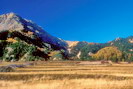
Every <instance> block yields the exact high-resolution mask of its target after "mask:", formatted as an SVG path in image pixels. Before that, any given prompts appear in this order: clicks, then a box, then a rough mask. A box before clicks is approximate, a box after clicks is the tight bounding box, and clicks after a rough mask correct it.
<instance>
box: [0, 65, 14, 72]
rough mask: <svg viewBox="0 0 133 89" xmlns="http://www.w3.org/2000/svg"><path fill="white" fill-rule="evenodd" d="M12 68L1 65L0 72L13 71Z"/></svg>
mask: <svg viewBox="0 0 133 89" xmlns="http://www.w3.org/2000/svg"><path fill="white" fill-rule="evenodd" d="M14 71H15V70H14V68H12V67H10V66H2V67H0V72H14Z"/></svg>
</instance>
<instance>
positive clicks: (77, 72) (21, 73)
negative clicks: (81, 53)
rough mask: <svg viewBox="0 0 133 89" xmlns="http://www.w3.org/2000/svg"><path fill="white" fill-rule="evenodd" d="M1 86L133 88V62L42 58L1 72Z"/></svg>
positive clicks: (8, 88)
mask: <svg viewBox="0 0 133 89" xmlns="http://www.w3.org/2000/svg"><path fill="white" fill-rule="evenodd" d="M7 64H10V63H3V64H1V65H7ZM0 89H133V64H113V65H80V63H79V62H72V61H65V62H38V63H36V65H35V66H29V67H26V68H18V69H16V72H8V73H0Z"/></svg>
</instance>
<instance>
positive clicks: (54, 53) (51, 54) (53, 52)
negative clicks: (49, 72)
mask: <svg viewBox="0 0 133 89" xmlns="http://www.w3.org/2000/svg"><path fill="white" fill-rule="evenodd" d="M58 53H60V52H59V51H52V52H51V53H50V54H49V56H54V55H56V54H58Z"/></svg>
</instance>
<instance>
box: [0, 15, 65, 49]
mask: <svg viewBox="0 0 133 89" xmlns="http://www.w3.org/2000/svg"><path fill="white" fill-rule="evenodd" d="M24 30H26V31H29V34H33V33H34V34H36V35H37V36H38V37H40V38H41V39H42V41H44V42H46V43H49V44H52V45H54V46H56V47H57V48H63V49H65V48H66V47H67V43H66V42H65V41H64V40H61V39H59V38H56V37H53V36H51V35H50V34H48V33H47V32H46V31H44V30H43V29H42V28H41V27H39V26H38V25H37V24H35V23H33V22H32V21H30V20H27V19H23V18H22V17H20V16H19V15H17V14H15V13H8V14H4V15H1V16H0V32H3V31H17V32H22V31H24ZM32 32H33V33H32Z"/></svg>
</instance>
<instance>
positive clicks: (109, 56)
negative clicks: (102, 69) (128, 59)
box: [92, 46, 122, 62]
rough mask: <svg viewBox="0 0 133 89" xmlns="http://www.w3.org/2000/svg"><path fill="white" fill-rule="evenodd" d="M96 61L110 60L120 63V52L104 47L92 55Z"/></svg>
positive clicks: (116, 49)
mask: <svg viewBox="0 0 133 89" xmlns="http://www.w3.org/2000/svg"><path fill="white" fill-rule="evenodd" d="M92 57H93V58H94V59H96V60H111V61H115V62H118V61H121V58H122V52H121V51H120V50H118V48H117V47H114V46H113V47H105V48H102V49H101V50H99V51H98V52H97V53H96V54H94V55H92Z"/></svg>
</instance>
